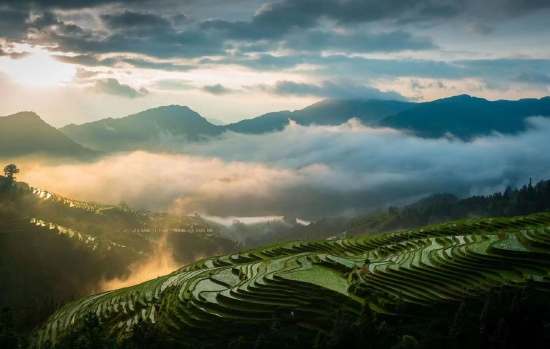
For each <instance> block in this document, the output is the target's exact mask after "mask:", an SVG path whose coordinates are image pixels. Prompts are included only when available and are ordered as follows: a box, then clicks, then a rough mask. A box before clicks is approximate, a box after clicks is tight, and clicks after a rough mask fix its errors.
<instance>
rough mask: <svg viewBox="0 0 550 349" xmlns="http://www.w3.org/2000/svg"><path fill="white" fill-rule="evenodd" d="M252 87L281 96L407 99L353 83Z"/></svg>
mask: <svg viewBox="0 0 550 349" xmlns="http://www.w3.org/2000/svg"><path fill="white" fill-rule="evenodd" d="M251 88H252V89H259V90H261V91H265V92H269V93H273V94H277V95H281V96H288V95H293V96H317V97H322V98H337V99H346V98H350V99H351V98H359V99H391V100H405V98H404V97H403V96H401V95H400V94H399V93H397V92H382V91H380V90H378V89H376V88H374V87H371V86H365V85H356V84H353V83H349V82H345V83H334V82H331V81H323V82H322V83H321V84H320V85H315V84H307V83H299V82H293V81H278V82H277V83H275V85H273V86H268V85H259V86H253V87H251Z"/></svg>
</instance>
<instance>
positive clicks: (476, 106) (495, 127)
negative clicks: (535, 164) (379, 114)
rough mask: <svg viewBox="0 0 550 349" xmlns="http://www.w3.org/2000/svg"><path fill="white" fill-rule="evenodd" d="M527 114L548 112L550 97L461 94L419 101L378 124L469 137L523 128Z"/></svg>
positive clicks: (421, 133)
mask: <svg viewBox="0 0 550 349" xmlns="http://www.w3.org/2000/svg"><path fill="white" fill-rule="evenodd" d="M530 116H550V97H545V98H541V99H520V100H518V101H508V100H499V101H488V100H486V99H483V98H476V97H472V96H468V95H460V96H455V97H449V98H443V99H438V100H435V101H433V102H426V103H418V104H417V105H416V106H415V107H413V108H410V109H408V110H404V111H402V112H400V113H397V114H395V115H392V116H388V117H386V118H384V119H383V120H381V121H380V122H379V124H378V125H379V126H384V127H390V128H395V129H399V130H404V131H408V132H411V133H412V134H414V135H417V136H420V137H426V138H439V137H443V136H445V135H447V134H452V135H454V136H456V137H458V138H461V139H463V140H471V139H473V138H475V137H477V136H483V135H488V134H490V133H491V132H493V131H496V132H500V133H503V134H516V133H518V132H521V131H524V130H525V129H526V124H525V119H526V118H527V117H530Z"/></svg>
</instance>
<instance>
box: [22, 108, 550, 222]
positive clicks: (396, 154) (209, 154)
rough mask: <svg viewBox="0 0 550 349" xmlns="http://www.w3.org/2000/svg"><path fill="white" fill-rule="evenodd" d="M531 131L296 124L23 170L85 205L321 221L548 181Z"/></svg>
mask: <svg viewBox="0 0 550 349" xmlns="http://www.w3.org/2000/svg"><path fill="white" fill-rule="evenodd" d="M529 125H530V127H529V128H528V130H527V131H526V132H524V133H521V134H518V135H510V136H502V135H498V134H495V135H491V136H487V137H483V138H478V139H476V140H474V141H472V142H469V143H465V142H462V141H459V140H455V139H422V138H417V137H412V136H409V135H406V134H403V133H401V132H398V131H395V130H390V129H373V128H369V127H365V126H362V125H361V124H360V123H359V122H357V121H356V120H352V121H350V122H348V123H346V124H343V125H341V126H309V127H306V126H300V125H297V124H296V123H293V122H291V123H290V124H289V125H288V126H287V127H286V128H285V129H284V130H283V131H282V132H276V133H268V134H263V135H244V134H235V133H231V132H229V133H225V134H224V135H222V136H221V137H220V138H216V139H212V140H210V141H209V142H201V143H189V144H181V143H174V144H171V145H172V146H173V148H172V150H174V151H177V150H178V149H179V150H180V151H183V150H184V151H185V153H186V154H185V155H184V154H150V153H145V152H134V153H130V154H119V155H113V156H110V157H107V158H105V159H103V160H101V161H99V162H96V163H92V164H66V165H60V166H53V165H51V166H31V165H28V164H24V163H21V165H19V163H18V166H19V167H20V168H21V174H20V179H21V180H23V181H26V182H29V183H30V184H31V185H34V186H38V187H47V188H48V189H50V190H52V191H55V192H59V193H60V194H62V195H65V196H68V197H72V198H74V199H77V200H84V201H99V202H106V203H118V202H120V201H121V200H123V201H125V202H128V203H129V204H130V205H132V206H134V207H138V208H145V209H150V210H156V211H163V210H166V211H171V212H173V213H178V214H192V213H194V212H199V213H201V214H207V215H209V216H219V217H229V216H235V217H253V216H283V215H292V216H296V217H298V218H300V219H304V220H312V219H319V218H321V217H324V216H331V215H337V214H344V213H358V212H363V211H364V210H368V209H372V208H375V207H380V206H383V205H386V204H390V203H394V204H395V203H404V202H408V201H409V202H410V201H411V200H414V199H416V198H418V197H419V196H422V195H427V194H430V193H438V192H451V193H455V194H458V195H473V194H492V193H493V192H495V191H497V190H503V189H504V188H505V187H506V186H507V185H512V186H516V185H522V184H523V183H525V182H526V181H528V179H529V178H530V177H531V178H533V180H534V181H535V182H536V181H538V180H541V179H548V178H550V169H549V168H548V166H547V165H546V164H548V163H549V162H550V153H549V152H546V151H544V149H546V148H547V147H550V137H548V135H549V134H550V120H549V119H545V118H540V117H539V118H532V119H529ZM251 150H252V151H251ZM144 168H147V169H151V171H148V172H146V173H144V172H143V169H144ZM82 183H86V185H82Z"/></svg>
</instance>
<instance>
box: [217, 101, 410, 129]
mask: <svg viewBox="0 0 550 349" xmlns="http://www.w3.org/2000/svg"><path fill="white" fill-rule="evenodd" d="M414 106H415V103H410V102H400V101H386V100H332V99H325V100H323V101H321V102H318V103H315V104H312V105H310V106H308V107H306V108H304V109H301V110H296V111H293V112H290V111H280V112H274V113H267V114H264V115H261V116H258V117H256V118H254V119H248V120H242V121H239V122H237V123H234V124H229V125H227V129H229V130H231V131H233V132H239V133H254V134H257V133H265V132H272V131H275V130H276V131H280V130H282V129H283V128H284V126H285V125H287V124H288V120H289V119H292V120H294V121H296V122H297V123H298V124H300V125H306V126H307V125H312V124H316V125H341V124H343V123H345V122H347V121H348V120H349V119H351V118H357V119H359V120H361V122H362V123H363V124H365V125H374V124H376V123H377V122H378V121H380V120H382V119H383V118H385V117H387V116H389V115H394V114H397V113H399V112H402V111H404V110H407V109H410V108H412V107H414Z"/></svg>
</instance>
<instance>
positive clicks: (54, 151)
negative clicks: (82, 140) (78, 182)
mask: <svg viewBox="0 0 550 349" xmlns="http://www.w3.org/2000/svg"><path fill="white" fill-rule="evenodd" d="M0 149H1V152H0V157H2V158H6V159H9V158H15V157H20V156H29V155H30V156H33V155H34V156H56V157H67V158H72V159H78V160H91V159H94V158H97V157H99V156H100V155H101V153H100V152H96V151H92V150H90V149H87V148H84V147H83V146H81V145H80V144H78V143H76V142H74V141H73V140H72V139H70V138H69V137H67V136H66V135H65V134H63V133H62V132H60V131H59V130H57V129H56V128H54V127H52V126H50V125H48V124H47V123H46V122H45V121H44V120H42V119H41V118H40V117H39V116H38V115H36V114H35V113H33V112H21V113H17V114H13V115H9V116H4V117H0Z"/></svg>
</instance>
